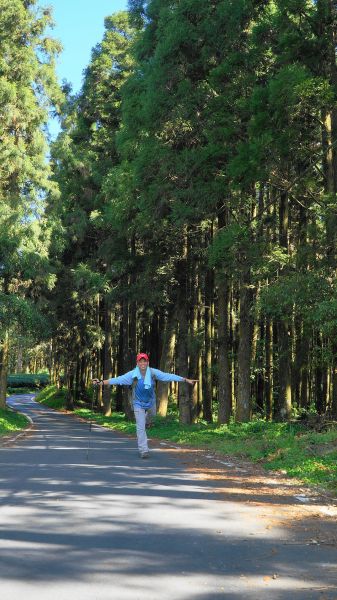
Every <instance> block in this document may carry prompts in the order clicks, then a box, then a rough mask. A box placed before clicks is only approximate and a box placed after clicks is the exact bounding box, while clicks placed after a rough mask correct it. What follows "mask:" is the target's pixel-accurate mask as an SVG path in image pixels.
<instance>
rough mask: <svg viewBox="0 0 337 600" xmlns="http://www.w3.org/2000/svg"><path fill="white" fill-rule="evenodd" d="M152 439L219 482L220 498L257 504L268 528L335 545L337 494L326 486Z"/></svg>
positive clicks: (203, 476)
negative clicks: (329, 491)
mask: <svg viewBox="0 0 337 600" xmlns="http://www.w3.org/2000/svg"><path fill="white" fill-rule="evenodd" d="M151 443H152V445H154V446H158V447H164V448H165V450H168V451H170V452H174V453H175V457H176V458H177V457H179V458H180V460H181V461H182V463H183V464H184V466H185V468H186V469H187V470H188V471H190V472H192V473H194V474H196V475H197V477H198V478H200V479H202V480H211V481H212V482H213V483H215V486H214V487H213V490H214V492H215V493H216V494H218V496H219V500H223V501H235V502H240V503H241V502H242V503H245V504H249V505H251V506H252V505H253V506H256V507H259V511H258V512H259V515H260V518H262V519H264V520H265V523H266V528H267V529H272V528H273V527H280V526H281V527H283V528H286V529H288V530H289V540H290V542H291V539H292V538H293V539H294V540H295V538H296V540H297V542H296V543H298V542H300V543H303V544H308V545H323V544H324V545H328V546H332V547H337V498H336V497H335V496H333V495H332V494H329V493H328V492H327V491H325V490H323V489H319V488H312V487H310V488H309V487H307V486H305V485H304V484H303V483H302V482H300V481H297V480H295V479H292V478H287V477H286V475H285V474H284V473H281V472H276V471H271V472H268V471H266V470H265V469H263V468H262V467H261V466H260V465H256V464H253V463H251V462H249V461H244V460H241V459H237V458H234V457H233V456H224V455H222V454H218V453H215V452H208V451H207V450H204V449H203V450H200V449H196V448H191V447H188V448H187V447H182V446H178V445H175V444H171V443H170V442H163V441H161V440H152V441H151ZM336 562H337V559H336Z"/></svg>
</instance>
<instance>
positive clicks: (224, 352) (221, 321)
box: [217, 273, 232, 425]
mask: <svg viewBox="0 0 337 600" xmlns="http://www.w3.org/2000/svg"><path fill="white" fill-rule="evenodd" d="M217 284H218V423H219V425H221V424H222V423H229V420H230V416H231V411H232V389H231V366H230V357H229V351H230V331H229V310H230V293H229V291H230V290H229V283H228V278H227V277H226V275H224V274H222V273H219V274H218V275H217Z"/></svg>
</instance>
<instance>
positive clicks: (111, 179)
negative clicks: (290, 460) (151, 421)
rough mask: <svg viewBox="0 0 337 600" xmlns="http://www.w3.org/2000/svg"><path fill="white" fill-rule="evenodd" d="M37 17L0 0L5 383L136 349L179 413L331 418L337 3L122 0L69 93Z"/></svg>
mask: <svg viewBox="0 0 337 600" xmlns="http://www.w3.org/2000/svg"><path fill="white" fill-rule="evenodd" d="M51 19H52V16H51V14H50V10H49V9H46V8H41V7H40V6H39V5H38V4H37V2H36V1H35V0H11V1H9V0H0V109H1V119H0V139H1V145H0V153H1V162H0V165H1V167H0V195H1V207H2V209H1V213H0V254H1V259H0V281H1V284H0V328H1V329H0V335H1V347H0V403H2V405H3V404H4V402H5V396H6V382H7V373H8V372H9V371H10V372H20V370H21V371H24V370H31V371H37V370H41V369H44V368H47V369H48V370H49V372H50V378H51V381H52V383H54V384H56V385H61V384H62V383H63V384H64V385H65V386H66V387H67V393H68V406H69V408H71V407H73V406H74V404H75V403H76V401H77V400H78V399H85V398H87V397H88V390H89V388H90V382H91V378H92V377H93V376H99V377H104V379H107V378H108V377H111V376H113V375H116V374H121V373H123V372H125V371H128V370H130V368H131V367H133V366H134V364H135V355H136V352H137V351H140V350H141V351H143V352H148V353H149V354H150V360H151V364H152V365H153V366H156V367H158V368H160V369H162V370H164V371H174V372H176V373H179V374H181V375H184V376H187V377H190V378H191V379H197V380H198V382H199V383H198V385H196V386H194V388H193V389H191V388H190V387H189V386H180V387H179V389H178V388H177V389H176V388H174V387H172V388H171V389H168V388H167V386H166V385H163V384H159V383H158V389H157V399H158V411H159V414H161V415H165V414H166V411H167V407H168V401H169V397H170V398H173V401H175V402H177V404H178V408H179V415H180V420H181V422H182V423H186V424H188V423H192V422H195V421H196V420H198V419H199V418H203V419H205V420H206V421H209V422H211V421H212V420H213V419H216V420H217V421H218V422H219V423H228V422H229V420H230V419H232V418H234V419H235V420H236V421H237V422H244V421H249V420H250V419H251V418H252V417H253V416H256V415H258V416H260V417H262V418H266V419H267V420H272V419H274V420H287V419H290V418H292V417H293V416H294V415H295V416H296V415H300V414H302V413H306V412H309V411H314V412H317V413H318V414H329V415H330V416H331V417H332V418H334V419H337V277H336V275H337V244H336V242H337V239H336V238H337V197H336V192H337V66H336V39H337V3H336V2H333V1H332V0H316V1H313V0H263V1H261V0H259V1H257V0H208V1H207V2H205V0H149V1H148V2H145V1H142V0H130V2H129V11H128V12H122V13H117V14H113V15H111V16H108V17H107V18H106V20H105V33H104V37H103V39H102V40H101V41H100V42H99V43H97V45H96V46H95V48H93V50H92V56H91V62H90V64H89V65H88V66H87V68H86V71H85V74H84V79H83V86H82V89H81V91H80V93H79V94H76V95H74V94H72V91H71V88H70V86H69V85H67V84H66V83H65V84H64V85H63V86H61V85H60V84H59V83H58V82H57V79H56V75H55V60H56V57H57V55H58V53H59V52H60V51H61V49H60V47H59V44H58V43H57V42H56V41H54V40H53V39H51V38H50V37H49V36H47V35H46V30H47V27H48V26H49V25H50V22H51ZM51 114H53V115H56V114H57V115H59V119H60V122H61V132H60V134H59V135H58V137H57V139H56V140H55V141H53V142H50V143H49V144H48V120H49V118H50V115H51ZM169 393H170V394H171V395H170V396H169ZM99 404H100V409H101V410H102V411H103V412H104V413H105V414H107V415H108V414H110V412H111V410H117V411H127V392H126V391H125V390H123V389H122V388H118V391H117V393H116V395H113V401H112V395H111V389H110V388H109V387H105V388H104V391H103V394H102V397H101V398H99Z"/></svg>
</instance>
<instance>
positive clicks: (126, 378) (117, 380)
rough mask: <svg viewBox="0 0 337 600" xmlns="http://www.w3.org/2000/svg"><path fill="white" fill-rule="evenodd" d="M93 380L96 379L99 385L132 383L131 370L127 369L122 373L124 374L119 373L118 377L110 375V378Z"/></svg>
mask: <svg viewBox="0 0 337 600" xmlns="http://www.w3.org/2000/svg"><path fill="white" fill-rule="evenodd" d="M93 381H96V382H97V383H98V384H99V385H132V383H133V377H132V371H128V373H124V375H119V376H118V377H111V378H110V379H103V380H101V381H98V380H97V379H94V380H93Z"/></svg>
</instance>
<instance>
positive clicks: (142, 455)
mask: <svg viewBox="0 0 337 600" xmlns="http://www.w3.org/2000/svg"><path fill="white" fill-rule="evenodd" d="M140 458H149V453H148V452H141V453H140Z"/></svg>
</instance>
